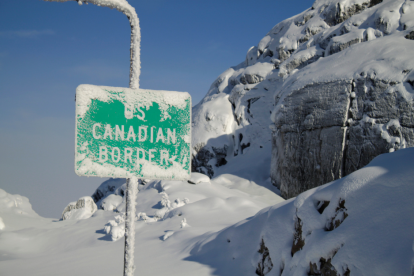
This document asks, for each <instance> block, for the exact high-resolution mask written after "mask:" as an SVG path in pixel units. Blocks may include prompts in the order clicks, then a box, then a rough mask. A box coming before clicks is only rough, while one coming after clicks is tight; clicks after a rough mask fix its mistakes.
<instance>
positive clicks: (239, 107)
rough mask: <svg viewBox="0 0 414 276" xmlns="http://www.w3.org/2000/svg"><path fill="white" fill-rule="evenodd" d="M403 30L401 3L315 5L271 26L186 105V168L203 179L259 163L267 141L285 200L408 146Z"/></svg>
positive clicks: (362, 0) (406, 33) (406, 37)
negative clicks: (189, 142)
mask: <svg viewBox="0 0 414 276" xmlns="http://www.w3.org/2000/svg"><path fill="white" fill-rule="evenodd" d="M413 33H414V2H413V1H408V0H384V1H381V0H356V1H347V0H340V1H339V0H317V1H315V2H314V4H313V5H312V7H311V8H310V9H308V10H306V11H304V12H303V13H301V14H299V15H297V16H294V17H292V18H289V19H287V20H285V21H283V22H281V23H279V24H277V25H276V26H275V27H273V29H272V30H271V31H270V32H269V33H268V34H267V35H266V36H265V37H264V38H263V39H262V40H261V41H260V43H259V44H258V46H257V47H256V46H255V47H252V48H250V49H249V51H248V52H247V55H246V60H245V61H244V62H243V63H241V64H239V65H238V66H236V67H232V68H230V69H228V70H227V71H225V72H224V73H223V74H222V75H220V76H219V78H218V79H217V80H216V81H215V82H214V83H213V85H212V86H211V88H210V90H209V92H208V94H207V95H206V97H205V98H204V99H203V101H202V102H201V103H200V104H199V105H197V106H196V107H194V109H193V124H194V125H193V129H194V132H193V150H194V151H193V169H194V170H195V171H199V172H202V173H205V174H207V175H209V176H210V177H212V176H213V175H214V174H217V173H223V172H226V169H227V170H228V169H230V168H231V167H232V166H234V162H235V160H236V159H237V158H239V157H240V156H243V155H245V153H246V150H248V151H249V152H248V153H249V154H252V152H253V151H254V152H259V151H260V149H261V147H262V148H265V149H267V147H269V150H265V151H264V152H263V153H261V155H260V156H261V157H262V158H264V159H266V158H267V154H269V155H270V145H269V143H270V142H271V165H270V176H271V180H272V183H273V184H274V185H275V186H277V187H278V188H279V189H280V191H281V194H282V196H283V197H285V198H290V197H294V196H296V195H298V194H299V193H301V192H303V191H305V190H307V189H310V188H312V187H316V186H318V185H322V184H324V183H327V182H330V181H332V180H335V179H338V178H341V177H343V176H345V175H347V174H349V173H351V172H353V171H355V170H357V169H359V168H362V167H363V166H365V165H366V164H368V163H369V162H370V161H371V160H372V159H373V158H374V157H375V156H377V155H379V154H382V153H386V152H390V151H394V150H398V149H401V148H406V147H412V146H414V135H413V131H414V124H413V117H414V116H413V115H414V114H413V104H414V102H413V96H414V89H413V88H414V47H413V46H414V44H413V40H412V34H413ZM269 109H271V110H272V114H271V117H270V119H271V121H269V115H270V114H269V113H268V112H269ZM269 124H270V129H268V128H267V126H268V125H269ZM260 146H261V147H260ZM239 159H240V158H239ZM269 159H270V158H269ZM266 160H267V159H266ZM245 161H246V162H248V163H249V162H250V163H249V164H250V167H251V168H254V169H256V170H257V169H258V168H259V167H260V166H263V164H257V161H256V162H254V161H253V160H245Z"/></svg>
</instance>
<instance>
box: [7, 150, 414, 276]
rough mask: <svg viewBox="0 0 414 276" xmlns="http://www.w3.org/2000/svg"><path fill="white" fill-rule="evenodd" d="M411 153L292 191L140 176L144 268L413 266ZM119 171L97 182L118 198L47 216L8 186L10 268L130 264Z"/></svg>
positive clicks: (45, 270) (396, 271)
mask: <svg viewBox="0 0 414 276" xmlns="http://www.w3.org/2000/svg"><path fill="white" fill-rule="evenodd" d="M413 156H414V149H412V148H410V149H403V150H400V151H396V152H394V153H388V154H383V155H381V156H379V157H377V158H375V159H374V160H373V161H372V162H371V163H370V164H369V165H368V166H366V167H365V168H363V169H361V170H358V171H356V172H354V173H352V174H350V175H348V176H346V177H344V178H342V179H340V180H337V181H334V182H332V183H328V184H326V185H323V186H321V187H318V188H314V189H312V190H309V191H307V192H304V193H302V194H300V195H299V196H298V197H297V198H294V199H290V200H288V201H284V200H283V199H281V198H280V197H278V196H277V195H275V194H274V193H272V192H271V191H269V190H267V189H265V188H263V187H261V186H259V185H257V184H256V183H254V182H251V181H248V180H246V179H243V178H240V177H237V176H234V175H221V176H219V177H217V178H213V179H211V180H209V179H208V178H207V177H204V178H203V181H200V182H198V183H197V184H191V183H189V182H187V181H141V182H140V183H141V184H140V185H139V193H138V197H137V202H136V209H137V217H136V226H135V230H136V243H135V253H136V259H135V266H136V273H137V274H138V275H140V274H142V275H223V276H225V275H257V272H259V273H264V274H262V275H308V273H310V271H312V272H317V273H319V275H321V274H320V271H322V270H327V269H329V270H330V271H335V273H337V274H331V275H347V274H346V273H347V271H348V270H349V271H350V273H351V275H410V273H411V271H412V268H413V263H412V262H413V260H414V251H413V246H412V245H413V242H414V232H413V231H412V229H414V215H413V213H412V210H413V208H414V203H413V200H412V198H413V197H414V189H413V183H414V173H413V170H412V168H413V166H414V159H413ZM200 178H201V176H200V175H198V174H197V175H195V176H194V177H193V178H192V179H194V180H195V179H200ZM122 182H125V180H122V179H120V180H113V181H112V182H107V183H104V184H103V185H101V187H99V189H100V190H102V191H105V189H106V190H107V191H109V190H111V189H112V190H113V192H107V193H103V192H101V193H98V194H100V195H101V196H102V197H101V198H100V199H99V203H100V204H101V208H102V207H103V206H105V204H104V203H105V202H106V201H105V200H106V199H108V202H111V204H113V205H114V206H112V207H111V208H109V209H108V210H103V209H99V210H97V211H96V212H95V213H94V214H93V215H92V216H91V217H90V218H88V219H81V220H75V219H69V220H60V221H59V220H52V219H45V218H42V217H40V216H38V215H37V214H36V213H35V212H33V210H32V209H31V206H30V203H29V202H28V200H27V199H26V198H24V197H21V196H19V195H10V194H8V193H6V192H5V191H3V190H0V206H1V208H0V217H1V218H2V220H1V221H2V223H3V227H2V229H1V230H0V244H1V246H0V271H1V272H2V273H1V274H2V275H5V276H9V275H10V276H11V275H74V274H82V275H83V274H93V275H96V274H97V275H114V274H119V273H121V271H122V267H123V247H124V243H123V235H124V231H125V228H124V227H125V226H124V222H125V215H124V212H123V211H122V210H124V209H123V208H124V207H122V205H123V204H125V203H119V201H118V200H113V199H112V198H111V197H112V196H117V197H118V196H120V194H122V190H123V188H124V185H123V184H121V183H122ZM194 182H197V181H194ZM144 183H145V185H143V184H144ZM108 188H109V190H108ZM95 195H96V194H95ZM292 255H293V257H292ZM311 269H312V270H311ZM259 275H260V274H259Z"/></svg>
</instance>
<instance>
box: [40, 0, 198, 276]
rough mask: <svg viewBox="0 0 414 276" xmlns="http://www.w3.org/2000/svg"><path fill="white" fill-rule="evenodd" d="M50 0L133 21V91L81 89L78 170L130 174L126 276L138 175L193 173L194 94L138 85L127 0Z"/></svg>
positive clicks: (132, 15)
mask: <svg viewBox="0 0 414 276" xmlns="http://www.w3.org/2000/svg"><path fill="white" fill-rule="evenodd" d="M45 1H49V2H68V1H77V2H78V4H79V5H82V4H83V3H86V4H88V3H91V4H95V5H98V6H102V7H109V8H111V9H116V10H118V11H120V12H122V13H123V14H125V15H126V16H127V17H128V19H129V22H130V26H131V47H130V52H131V60H130V80H129V89H128V88H116V87H101V86H93V85H80V86H79V87H78V88H77V89H76V146H75V147H76V149H75V150H76V153H75V171H76V173H77V174H78V175H86V176H101V177H128V179H127V191H126V220H125V252H124V276H132V275H133V274H134V270H135V267H134V246H135V225H134V224H135V201H136V194H137V191H138V177H143V178H152V179H176V180H184V179H188V178H189V177H190V172H191V167H190V166H191V165H190V148H191V147H190V141H191V97H190V96H189V94H188V93H182V92H170V91H153V90H145V89H139V75H140V42H141V34H140V28H139V20H138V16H137V14H136V12H135V9H134V8H133V7H132V6H131V5H129V3H128V2H127V1H126V0H45Z"/></svg>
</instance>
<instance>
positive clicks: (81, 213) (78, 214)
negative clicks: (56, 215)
mask: <svg viewBox="0 0 414 276" xmlns="http://www.w3.org/2000/svg"><path fill="white" fill-rule="evenodd" d="M97 210H98V207H97V206H96V204H95V202H94V201H93V199H92V197H90V196H85V197H81V198H80V199H79V200H78V201H77V202H71V203H69V204H68V206H66V208H65V209H64V210H63V212H62V218H61V220H67V219H72V220H79V219H87V218H90V217H91V216H92V215H93V214H94V213H95V212H96V211H97Z"/></svg>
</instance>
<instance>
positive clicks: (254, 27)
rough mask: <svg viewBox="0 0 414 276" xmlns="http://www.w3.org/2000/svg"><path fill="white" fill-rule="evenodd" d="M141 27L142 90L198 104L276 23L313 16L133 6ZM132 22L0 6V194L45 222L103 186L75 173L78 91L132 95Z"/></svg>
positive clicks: (171, 4)
mask: <svg viewBox="0 0 414 276" xmlns="http://www.w3.org/2000/svg"><path fill="white" fill-rule="evenodd" d="M128 2H129V3H130V4H131V5H132V6H133V7H135V9H136V11H137V14H138V17H139V19H140V25H141V34H142V43H141V76H140V87H141V88H148V89H156V90H157V89H159V90H174V91H186V92H189V93H190V94H191V96H192V100H193V104H196V103H197V102H199V101H200V100H201V99H202V98H203V97H204V95H205V94H206V92H207V91H208V89H209V87H210V85H211V83H212V82H213V81H214V80H215V79H216V77H217V76H218V75H219V74H221V73H222V72H223V71H224V70H226V69H227V68H228V67H230V66H233V65H237V64H239V63H240V62H242V61H243V60H244V58H245V55H246V52H247V50H248V49H249V48H250V47H251V46H254V45H257V44H258V43H259V41H260V39H261V38H263V37H264V36H265V35H266V33H267V32H268V31H269V30H270V29H271V28H272V27H273V26H274V25H276V24H277V23H278V22H280V21H282V20H284V19H286V18H289V17H291V16H293V15H295V14H298V13H300V12H302V11H304V10H305V9H307V8H309V7H310V6H311V5H312V4H313V1H309V0H300V1H297V0H291V1H277V0H274V1H270V0H256V1H251V0H249V1H248V0H238V1H237V0H221V1H218V0H210V1H194V0H193V1H187V0H181V1H178V0H169V1H167V0H151V1H142V0H129V1H128ZM129 43H130V29H129V23H128V19H127V18H126V16H125V15H123V14H122V13H120V12H118V11H115V10H111V9H109V8H105V7H97V6H95V5H91V4H89V5H82V6H79V5H78V4H77V3H76V2H68V3H50V2H43V1H40V0H19V1H0V95H1V101H0V188H2V189H4V190H6V192H8V193H12V194H15V193H17V194H21V195H24V196H27V197H28V198H29V200H30V202H31V203H32V205H33V208H34V210H35V211H36V212H38V213H39V214H40V215H42V216H46V217H56V218H58V217H60V214H61V212H62V211H63V208H64V207H65V206H66V205H67V204H68V203H69V202H71V201H76V200H77V199H78V198H79V197H81V196H85V195H91V194H92V193H93V192H94V190H95V189H96V188H97V186H98V185H99V184H100V183H101V182H102V181H103V180H104V179H100V178H86V177H78V176H76V174H75V173H74V169H73V167H74V165H73V163H74V127H75V101H74V98H75V89H76V87H77V86H78V85H79V84H95V85H108V86H120V87H128V84H129Z"/></svg>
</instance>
